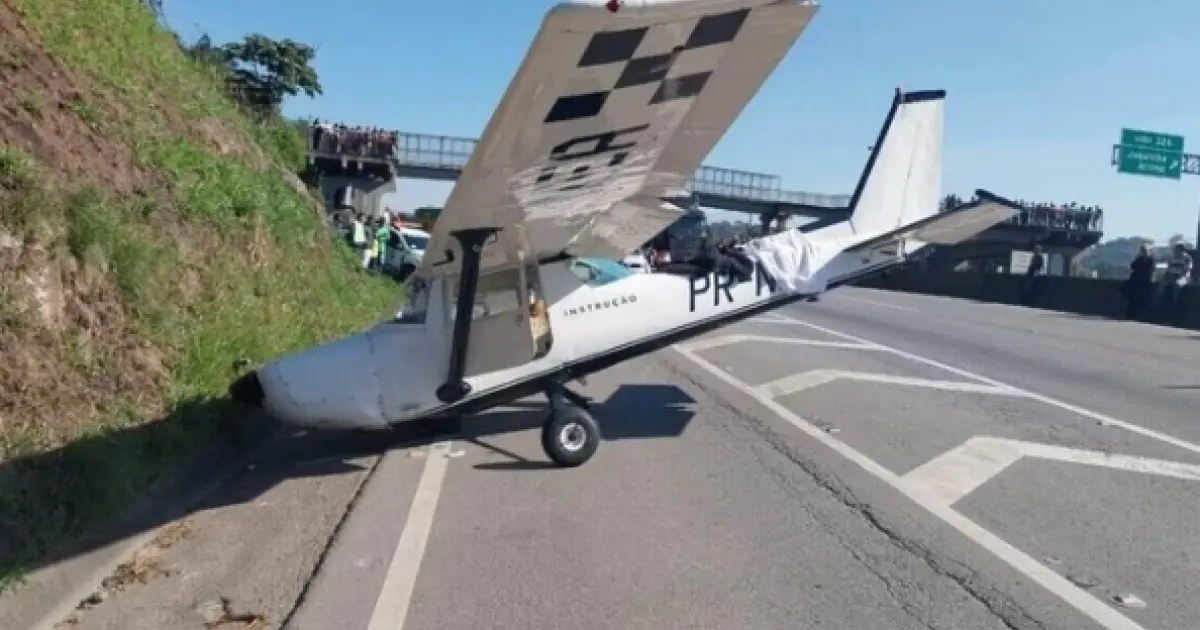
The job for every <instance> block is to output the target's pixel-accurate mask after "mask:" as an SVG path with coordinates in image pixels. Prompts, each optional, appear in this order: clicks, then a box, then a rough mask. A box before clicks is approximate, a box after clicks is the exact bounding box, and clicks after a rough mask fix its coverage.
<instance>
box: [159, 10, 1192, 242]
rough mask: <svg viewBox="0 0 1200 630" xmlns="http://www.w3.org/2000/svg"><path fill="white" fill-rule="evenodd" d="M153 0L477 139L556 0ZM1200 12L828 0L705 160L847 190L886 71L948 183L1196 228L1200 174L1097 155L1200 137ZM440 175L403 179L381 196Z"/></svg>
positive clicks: (194, 30) (418, 194) (437, 127)
mask: <svg viewBox="0 0 1200 630" xmlns="http://www.w3.org/2000/svg"><path fill="white" fill-rule="evenodd" d="M165 4H166V10H167V18H168V21H169V23H170V25H171V26H172V27H173V28H175V29H176V30H178V31H179V32H180V33H181V34H182V35H183V36H184V38H185V39H188V40H192V39H195V38H196V37H198V36H199V35H200V34H202V33H205V32H207V33H209V34H210V36H211V37H213V39H214V40H216V41H217V42H218V43H219V42H224V41H227V40H232V39H239V38H241V36H243V35H245V34H247V33H249V32H261V33H264V34H266V35H268V36H271V37H292V38H294V39H298V40H301V41H304V42H307V43H310V44H313V45H315V46H316V47H317V48H318V55H317V60H316V67H317V70H318V72H319V73H320V76H321V80H322V82H323V84H324V88H325V95H324V96H322V97H320V98H317V99H315V100H309V99H297V100H294V101H292V102H290V103H289V104H288V105H287V109H288V113H289V114H291V115H306V116H317V117H319V118H322V119H335V120H340V121H344V122H346V123H347V124H362V125H375V126H380V127H385V128H394V129H399V130H402V131H414V132H424V133H434V134H445V135H459V136H472V137H474V136H476V135H478V134H479V133H480V132H481V131H482V129H483V127H484V125H485V124H486V123H487V120H488V117H489V116H490V115H491V112H492V109H493V107H494V106H495V105H496V103H497V101H498V99H499V98H500V96H501V94H502V92H503V90H504V89H505V87H506V86H507V85H508V81H509V79H511V78H512V75H513V73H514V72H515V70H516V67H517V65H518V64H519V63H520V60H521V58H522V56H523V55H524V54H525V51H526V48H527V46H528V45H529V42H530V39H531V38H532V36H533V34H534V32H535V30H536V28H537V26H538V23H539V20H540V19H541V16H542V14H543V13H544V12H545V10H546V9H547V8H548V7H549V6H551V5H552V4H553V0H430V1H414V0H402V1H392V2H379V1H377V0H376V1H370V2H368V1H363V0H340V1H339V2H336V3H333V2H314V1H313V0H254V1H253V2H247V1H246V0H237V1H235V0H166V3H165ZM1198 25H1200V2H1196V1H1195V0H1154V1H1153V2H1140V3H1125V2H1117V1H1116V0H1109V1H1108V2H1095V1H1094V0H1009V1H1007V2H963V1H962V0H904V1H902V2H897V1H895V0H827V2H826V3H825V4H824V6H822V8H821V10H820V12H819V13H818V15H817V17H816V19H815V20H814V21H813V23H812V24H811V25H810V26H809V28H808V30H807V31H806V33H805V34H804V35H803V36H802V37H801V38H800V41H799V43H798V44H797V45H796V47H795V48H794V49H793V50H792V52H791V53H790V54H789V55H788V57H787V58H786V59H785V60H784V62H783V63H782V64H781V65H780V67H779V69H778V70H777V71H776V73H775V74H774V75H772V77H771V78H770V79H769V80H768V82H767V84H766V85H765V86H764V87H763V89H762V91H761V92H760V93H759V94H758V96H757V97H756V98H755V100H754V101H752V102H751V104H750V105H749V107H747V108H746V110H745V111H744V112H743V114H742V117H741V118H740V119H739V120H738V122H737V123H736V124H735V125H734V127H733V128H732V129H730V131H729V133H728V134H727V135H726V136H725V139H724V140H723V141H722V142H721V144H720V145H718V147H717V148H716V150H715V151H714V152H713V154H712V155H711V156H710V158H709V159H708V160H707V163H708V164H711V165H714V166H723V167H727V168H735V169H740V170H749V171H759V172H766V173H772V174H778V175H781V176H782V177H783V185H784V188H787V189H790V190H806V191H812V192H827V193H844V192H850V190H851V189H852V187H853V185H854V182H855V180H856V178H857V176H858V174H859V172H860V171H861V169H862V166H863V161H864V160H865V159H866V157H867V147H868V146H869V145H870V144H871V142H872V141H873V136H874V135H875V134H876V133H877V132H878V127H879V125H880V123H881V122H882V119H883V116H884V114H885V113H886V109H887V106H888V103H889V102H890V99H891V93H892V90H893V88H895V87H897V86H899V87H902V88H904V89H906V90H916V89H945V90H947V92H948V100H947V114H946V146H945V163H946V165H945V171H944V189H945V192H957V193H959V194H968V195H969V194H970V193H971V192H972V191H973V190H974V189H976V188H985V189H988V190H991V191H993V192H996V193H998V194H1001V195H1005V196H1009V197H1014V198H1023V199H1029V200H1049V201H1056V202H1068V201H1077V202H1079V203H1083V204H1089V205H1091V204H1094V205H1099V206H1101V207H1103V208H1104V210H1105V223H1106V228H1107V229H1106V232H1107V236H1109V237H1114V236H1128V235H1134V234H1139V235H1144V236H1149V237H1152V238H1158V239H1163V240H1165V239H1166V238H1167V237H1168V236H1170V235H1171V234H1174V233H1183V234H1185V235H1187V236H1188V239H1189V241H1190V240H1192V239H1193V238H1194V236H1195V233H1196V220H1197V210H1198V207H1200V177H1196V176H1185V179H1184V181H1182V182H1178V181H1170V180H1158V179H1152V178H1141V177H1134V176H1127V175H1118V174H1116V172H1115V169H1114V168H1113V167H1112V166H1110V163H1109V161H1110V155H1111V145H1112V144H1113V143H1114V142H1115V141H1116V139H1117V137H1118V135H1119V131H1120V128H1121V127H1123V126H1128V127H1137V128H1142V129H1149V130H1154V131H1165V132H1173V133H1178V134H1181V135H1184V136H1185V137H1187V139H1188V143H1187V148H1188V149H1189V150H1190V151H1192V152H1196V153H1200V80H1197V79H1196V72H1195V69H1194V67H1193V64H1194V61H1193V59H1194V57H1195V51H1196V46H1197V40H1196V34H1197V30H1196V29H1197V26H1198ZM1188 68H1192V69H1190V70H1189V69H1188ZM1189 76H1190V77H1192V78H1190V79H1189V78H1187V77H1189ZM448 192H449V184H439V183H431V182H419V181H412V180H403V181H401V182H400V193H399V194H398V195H397V196H396V198H394V199H393V202H392V204H391V205H393V207H399V208H402V209H407V208H413V207H416V206H420V205H440V204H441V203H442V202H443V201H444V200H445V197H446V195H447V193H448Z"/></svg>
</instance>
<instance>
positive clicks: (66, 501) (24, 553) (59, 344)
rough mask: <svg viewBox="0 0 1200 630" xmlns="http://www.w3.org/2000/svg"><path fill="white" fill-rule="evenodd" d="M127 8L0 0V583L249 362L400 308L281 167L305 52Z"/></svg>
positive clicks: (296, 131)
mask: <svg viewBox="0 0 1200 630" xmlns="http://www.w3.org/2000/svg"><path fill="white" fill-rule="evenodd" d="M198 44H203V45H199V46H197V45H195V44H194V45H191V46H186V45H182V44H181V42H180V41H179V40H178V38H176V37H175V36H174V35H173V34H171V33H169V32H168V31H166V30H165V29H163V28H162V27H161V26H160V25H159V23H158V21H157V20H156V16H155V14H154V13H153V12H152V11H151V10H149V9H148V8H147V7H146V6H144V5H143V3H141V2H138V1H137V0H88V1H86V2H80V1H78V0H3V2H0V74H3V76H4V83H5V86H4V88H5V89H4V90H3V91H2V92H0V277H2V278H3V282H0V354H2V356H3V359H4V360H3V361H2V362H0V591H2V590H4V589H5V588H7V587H11V586H13V585H14V584H15V583H16V582H17V581H18V580H19V577H20V576H21V575H23V574H24V573H25V572H26V571H27V570H28V569H29V568H31V567H34V566H37V563H38V562H39V561H40V558H42V557H44V555H45V554H46V553H47V552H48V550H50V549H51V548H52V547H54V546H55V545H58V544H60V543H61V542H62V541H63V540H64V539H67V538H70V537H72V536H74V535H77V534H79V533H80V532H83V531H85V530H86V529H87V528H89V527H91V526H94V525H96V524H98V523H99V522H101V521H102V520H104V519H107V518H109V517H111V516H113V515H114V514H115V513H116V512H118V511H119V510H120V509H121V508H122V507H123V506H125V505H127V504H128V502H129V501H130V500H131V499H133V498H135V497H137V496H139V495H140V494H141V493H143V492H144V491H145V490H146V489H147V488H148V487H150V486H151V485H152V484H154V483H155V482H156V481H157V480H159V479H162V478H163V477H164V475H166V474H168V473H169V472H170V471H171V470H172V468H173V466H174V465H175V464H176V463H178V462H180V461H181V459H183V458H184V457H185V456H187V455H188V454H190V453H192V452H194V451H195V449H196V448H197V447H198V446H199V445H201V444H203V443H205V441H206V440H207V439H209V438H211V437H212V434H213V432H214V425H215V422H214V421H215V420H216V419H217V418H218V417H221V416H222V415H225V414H230V413H232V408H231V407H230V406H228V405H227V404H226V403H225V402H224V394H225V387H226V386H227V385H228V382H229V380H230V378H231V376H232V374H231V364H232V362H233V361H234V360H235V359H237V358H242V357H244V358H248V359H250V360H252V361H258V360H263V359H266V358H268V357H271V356H274V355H277V354H280V353H284V352H288V351H291V350H295V349H298V348H301V347H304V346H307V345H310V344H313V343H316V342H318V341H321V340H324V339H328V338H332V337H335V336H338V335H340V334H344V333H346V332H348V331H350V330H353V329H356V328H361V327H363V326H365V325H367V324H369V323H370V322H372V321H373V320H375V319H376V318H378V317H379V316H380V315H381V314H382V313H383V312H384V311H385V310H386V308H387V307H388V306H390V305H391V303H392V302H393V301H394V300H395V299H396V297H397V293H398V292H397V291H396V287H395V285H394V284H393V283H391V282H390V281H386V280H380V279H378V278H370V277H367V276H365V275H363V274H360V273H357V272H356V268H355V265H354V260H353V257H352V256H351V255H350V253H349V252H348V251H346V249H345V248H344V246H342V245H340V244H339V243H337V242H336V241H335V240H334V239H333V237H332V236H331V235H330V233H329V232H328V230H326V229H325V227H324V225H323V224H322V221H321V218H320V206H319V204H318V202H317V201H316V200H315V198H314V197H313V196H312V194H311V193H310V192H309V191H308V190H307V189H306V188H305V185H304V184H303V183H302V182H301V181H300V179H299V178H298V177H297V174H296V173H297V170H298V169H299V168H301V166H302V164H303V162H304V143H305V138H304V137H303V135H302V132H301V131H300V128H298V127H297V125H296V124H294V123H290V122H288V121H285V120H283V119H282V118H280V116H279V114H278V112H279V109H278V108H279V104H280V103H281V102H282V100H283V98H284V97H286V96H292V95H297V94H301V95H302V94H307V95H310V96H311V95H313V94H315V93H319V91H320V86H319V82H318V81H317V77H316V75H315V73H313V72H312V70H311V67H310V65H309V62H311V59H312V49H311V48H308V47H307V46H304V45H302V44H298V43H296V42H290V41H286V40H285V41H283V42H274V41H272V40H268V39H266V38H262V37H255V36H251V37H248V38H247V39H246V41H244V42H240V43H238V44H234V45H228V46H223V47H216V46H213V45H212V44H211V42H207V40H205V41H204V42H198Z"/></svg>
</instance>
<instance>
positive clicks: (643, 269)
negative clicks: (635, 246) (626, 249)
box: [621, 253, 651, 273]
mask: <svg viewBox="0 0 1200 630" xmlns="http://www.w3.org/2000/svg"><path fill="white" fill-rule="evenodd" d="M621 264H622V265H625V266H626V267H629V268H630V269H632V270H633V272H634V273H650V271H651V270H650V261H649V260H646V257H645V256H643V255H641V254H637V253H634V254H629V255H628V256H626V257H624V258H622V259H621Z"/></svg>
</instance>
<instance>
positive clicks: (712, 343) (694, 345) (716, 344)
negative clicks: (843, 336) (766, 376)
mask: <svg viewBox="0 0 1200 630" xmlns="http://www.w3.org/2000/svg"><path fill="white" fill-rule="evenodd" d="M743 341H763V342H767V343H783V344H791V345H795V346H816V347H821V348H842V349H845V350H874V349H875V348H874V347H872V346H866V345H863V344H861V343H852V342H848V341H826V340H821V339H796V338H795V337H771V336H768V335H722V336H720V337H709V338H707V339H700V340H698V341H692V342H689V343H688V344H687V346H688V347H689V348H691V349H693V350H695V351H696V352H702V351H704V350H712V349H713V348H720V347H721V346H728V345H730V344H735V343H741V342H743Z"/></svg>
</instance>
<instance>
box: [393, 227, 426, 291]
mask: <svg viewBox="0 0 1200 630" xmlns="http://www.w3.org/2000/svg"><path fill="white" fill-rule="evenodd" d="M388 227H389V229H390V230H391V232H392V234H391V237H390V238H388V245H387V255H386V256H385V257H384V259H383V266H384V271H385V272H387V273H389V274H391V275H393V276H394V277H396V278H397V279H399V280H401V281H403V280H404V279H406V278H408V276H409V275H411V274H412V272H414V271H416V270H417V269H420V268H421V260H422V259H424V258H425V248H426V247H428V246H429V232H426V231H425V230H418V229H416V228H410V227H396V226H394V225H392V226H388Z"/></svg>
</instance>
